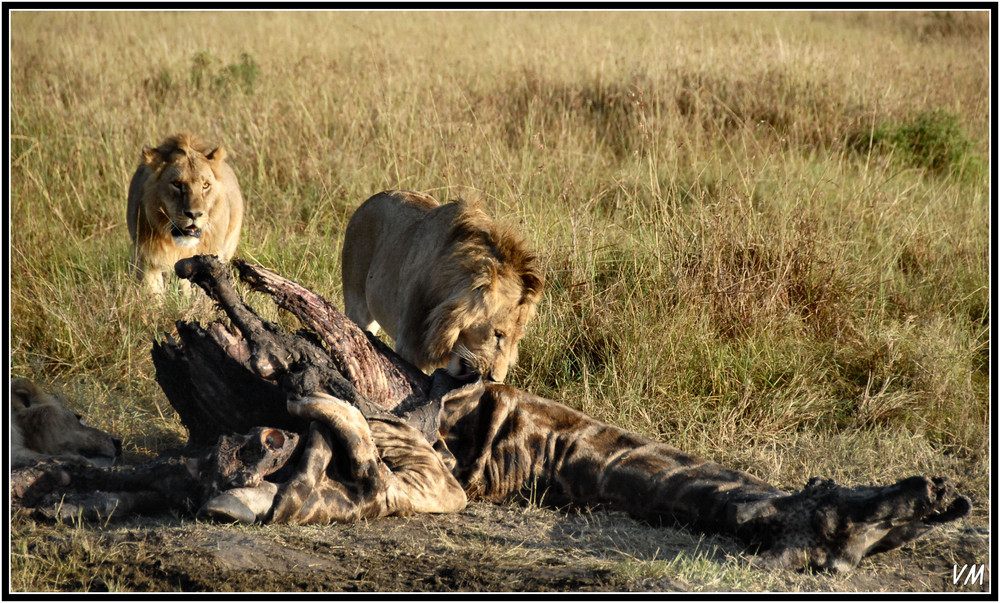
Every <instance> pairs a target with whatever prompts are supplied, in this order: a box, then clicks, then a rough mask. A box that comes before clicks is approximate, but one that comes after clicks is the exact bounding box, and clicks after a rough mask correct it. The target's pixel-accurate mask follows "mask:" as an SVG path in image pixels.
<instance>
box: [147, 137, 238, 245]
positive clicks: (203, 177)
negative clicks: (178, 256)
mask: <svg viewBox="0 0 1000 603" xmlns="http://www.w3.org/2000/svg"><path fill="white" fill-rule="evenodd" d="M142 157H143V161H144V162H145V164H146V166H147V167H148V168H149V169H150V171H151V172H152V175H153V177H152V178H151V179H150V180H149V181H148V182H147V184H146V186H147V191H148V192H152V193H153V194H148V193H147V198H148V199H150V200H153V202H151V203H147V204H146V206H145V207H144V208H143V209H144V211H145V213H146V219H147V220H148V221H149V224H150V225H151V226H152V227H153V228H154V229H155V230H156V231H158V232H160V233H162V234H163V235H169V236H170V237H171V238H172V239H173V241H174V243H176V244H177V245H180V246H181V247H194V246H195V245H197V244H198V241H199V239H201V237H202V234H203V233H204V231H205V228H206V227H208V226H209V225H210V222H209V221H208V217H209V215H210V213H211V211H212V209H213V207H214V206H215V204H216V203H220V202H221V201H220V199H221V194H220V188H221V187H219V185H218V180H219V179H220V176H219V172H220V171H221V170H220V168H221V166H222V162H223V161H224V160H225V158H226V150H225V149H224V148H223V147H221V146H219V147H214V148H212V147H209V146H206V145H205V144H204V143H202V142H200V141H198V140H197V139H195V138H193V137H192V136H190V135H188V134H178V135H176V136H173V137H171V138H168V139H167V140H165V141H164V142H163V144H161V145H160V146H158V147H156V148H150V147H143V149H142ZM150 189H152V190H150Z"/></svg>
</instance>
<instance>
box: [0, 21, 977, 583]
mask: <svg viewBox="0 0 1000 603" xmlns="http://www.w3.org/2000/svg"><path fill="white" fill-rule="evenodd" d="M6 8H7V7H5V9H6ZM995 16H996V15H995V13H992V14H991V13H990V12H989V11H980V12H895V11H893V12H860V13H844V12H739V13H734V12H730V11H719V12H475V11H474V12H459V11H455V12H434V11H427V12H421V11H417V12H276V13H264V12H83V11H80V12H62V11H47V12H34V11H27V10H25V11H21V10H13V11H10V12H7V14H6V16H5V18H8V19H9V48H10V52H9V65H8V68H9V71H8V112H9V131H8V141H7V142H8V145H9V146H8V149H9V155H8V173H9V180H8V185H7V188H8V194H9V201H10V203H9V243H8V255H7V258H8V266H9V289H8V301H9V306H8V308H9V310H8V313H9V315H8V318H9V351H10V355H9V362H8V367H9V371H10V375H11V377H16V376H26V377H30V378H31V379H33V380H35V381H36V382H38V383H40V384H42V385H44V386H45V387H47V388H50V389H52V390H55V391H58V392H61V393H63V394H65V396H66V397H67V398H68V399H69V400H70V404H71V406H72V407H73V408H74V410H76V411H77V412H79V413H81V414H82V415H84V416H85V417H86V420H87V422H88V423H89V424H90V425H93V426H96V427H99V428H101V429H104V430H106V431H109V432H112V433H114V434H116V435H118V436H120V437H122V438H123V440H124V442H125V445H124V446H125V452H124V460H125V462H129V463H139V462H145V461H147V460H150V459H152V458H153V457H155V456H156V455H157V454H158V453H160V452H162V451H165V450H169V449H176V448H178V447H180V446H181V445H183V443H184V442H185V441H186V432H185V429H184V427H183V426H182V425H181V424H180V422H179V420H178V419H177V416H176V414H175V413H174V411H173V409H172V408H171V406H170V405H169V403H168V402H167V400H166V398H165V396H164V394H163V392H162V391H161V390H160V388H159V386H158V385H157V383H156V381H155V375H154V368H153V364H152V361H151V358H150V349H151V344H152V342H153V340H154V339H157V338H162V337H163V334H164V333H170V332H171V331H172V330H173V329H174V322H175V321H177V320H179V319H184V320H201V321H202V322H207V321H209V320H211V319H214V318H215V317H216V316H217V314H216V311H215V310H214V309H213V308H212V306H211V304H209V303H207V301H205V300H204V299H200V298H199V297H198V296H202V294H201V293H200V292H197V295H196V296H194V297H193V298H192V299H187V298H185V297H184V296H183V295H182V294H181V293H180V291H179V288H178V285H177V282H176V278H175V279H174V282H173V283H172V284H171V285H170V286H169V287H168V293H167V295H166V296H165V297H164V298H163V299H162V300H159V301H156V300H152V299H150V298H149V297H147V296H146V295H145V294H144V293H143V292H142V290H141V289H140V287H139V286H138V285H137V283H136V282H135V281H134V280H132V278H131V277H130V275H129V272H128V261H129V257H130V249H131V248H130V241H129V236H128V231H127V229H126V224H125V206H126V195H127V189H128V183H129V179H130V178H131V176H132V173H133V172H134V170H135V168H136V166H137V165H138V162H139V155H140V149H141V148H142V146H143V145H151V146H152V145H155V144H157V143H158V142H159V141H160V140H162V139H163V138H164V137H166V136H167V135H169V134H172V133H175V132H178V131H182V130H186V131H191V132H193V133H196V134H197V135H199V136H201V137H202V138H205V139H207V140H210V141H214V142H218V143H221V144H223V145H224V146H225V148H226V150H227V151H228V156H229V157H228V162H229V163H230V165H232V167H233V168H234V170H235V172H236V174H237V177H238V179H239V182H240V185H241V188H242V191H243V195H244V198H245V200H246V214H245V219H244V227H243V236H242V240H241V243H240V246H239V249H238V251H237V256H239V257H243V258H246V259H248V260H250V261H253V262H256V263H259V264H261V265H263V266H265V267H268V268H270V269H272V270H274V271H276V272H278V273H280V274H282V275H284V276H287V277H289V278H292V279H294V280H296V281H298V282H300V283H302V284H304V285H306V286H308V287H309V288H311V289H313V290H314V291H317V292H319V293H321V294H322V295H324V296H325V297H326V298H327V299H329V300H331V301H333V302H334V303H335V304H337V305H338V306H341V305H342V299H343V298H342V294H341V282H340V253H341V244H342V239H343V235H344V229H345V226H346V224H347V221H348V219H349V218H350V216H351V213H352V212H353V210H354V209H355V208H356V207H357V206H358V205H359V204H360V203H361V202H362V201H364V200H365V199H367V198H368V197H369V196H371V195H373V194H374V193H377V192H379V191H382V190H386V189H410V190H419V191H425V192H429V193H430V194H432V195H434V196H436V197H437V198H438V199H440V200H442V201H443V200H449V199H454V198H457V197H465V198H469V199H475V200H478V201H479V202H480V203H481V204H482V205H483V206H484V208H485V209H486V210H487V211H488V212H489V213H490V214H491V215H493V216H494V217H495V218H497V219H498V220H500V221H502V222H506V223H508V224H513V225H516V226H517V228H518V229H519V230H520V231H521V232H522V233H523V234H524V236H525V237H526V238H527V240H528V241H529V243H530V245H531V246H532V247H533V248H534V249H535V250H536V251H537V253H538V255H539V257H540V263H541V265H542V266H543V270H544V276H545V279H546V286H545V292H544V295H543V298H542V301H541V303H540V305H539V308H538V316H537V318H536V319H535V320H534V321H533V322H532V323H531V324H530V326H529V329H528V334H527V336H526V337H525V338H524V340H523V341H522V343H521V347H520V362H519V364H518V365H517V366H516V367H515V369H514V370H513V371H512V372H511V374H510V375H509V377H508V379H507V381H508V383H510V384H512V385H514V386H516V387H518V388H520V389H522V390H525V391H529V392H532V393H535V394H539V395H542V396H546V397H549V398H552V399H555V400H558V401H561V402H564V403H566V404H568V405H570V406H573V407H575V408H578V409H580V410H582V411H584V412H586V413H588V414H590V415H592V416H594V417H597V418H599V419H601V420H604V421H607V422H610V423H614V424H617V425H620V426H622V427H625V428H628V429H630V430H634V431H637V432H641V433H643V434H646V435H649V436H652V437H655V438H658V439H661V440H664V441H666V442H669V443H671V444H673V445H675V446H677V447H679V448H681V449H683V450H686V451H688V452H692V453H696V454H698V455H702V456H705V457H708V458H711V459H713V460H715V461H718V462H720V463H722V464H725V465H728V466H730V467H733V468H735V469H740V470H744V471H748V472H750V473H752V474H754V475H756V476H757V477H760V478H762V479H764V480H766V481H769V482H771V483H774V484H775V485H778V486H779V487H782V488H785V489H793V490H794V489H799V488H801V487H802V486H803V485H804V484H805V482H806V481H807V480H808V479H809V478H810V477H812V476H821V477H826V478H833V479H836V480H837V481H838V483H843V484H867V483H873V482H874V483H880V484H882V483H891V482H894V481H896V480H898V479H902V478H904V477H907V476H910V475H916V474H925V475H945V476H949V477H951V478H953V479H954V480H955V481H956V483H957V484H958V486H959V488H960V489H961V490H962V491H963V492H964V493H965V494H966V495H968V496H969V497H970V498H971V499H972V501H973V505H974V510H973V513H972V514H971V516H969V517H967V518H965V519H963V520H960V521H958V522H955V523H954V524H949V525H946V526H944V527H943V528H941V529H939V530H937V531H935V532H932V533H931V534H929V535H928V536H926V537H924V538H923V539H921V540H918V541H917V542H916V543H914V544H911V545H908V546H906V547H904V548H903V549H901V550H899V551H894V552H891V553H887V554H884V555H880V556H876V557H872V558H869V559H866V560H864V561H863V562H862V563H861V565H860V566H859V567H858V568H857V569H855V570H853V571H851V572H847V573H846V574H838V575H829V574H814V573H811V572H805V573H803V572H772V571H766V570H761V569H758V568H756V567H754V566H752V565H751V564H750V558H751V556H750V555H748V554H747V553H746V551H745V550H744V549H743V548H742V547H741V546H739V545H738V544H735V543H734V542H733V541H730V540H728V539H726V538H722V537H713V536H704V535H700V534H692V533H688V532H684V531H683V530H676V529H673V528H668V527H653V526H646V525H644V524H640V523H638V522H633V521H631V520H630V519H627V518H625V517H624V516H621V517H619V516H616V515H614V514H604V513H599V512H596V511H595V512H593V513H587V512H584V513H576V514H574V513H570V514H566V513H558V512H555V511H550V510H548V509H542V508H538V507H533V506H531V505H530V504H528V505H527V506H523V507H521V506H511V507H506V506H500V507H498V508H497V509H489V508H486V506H485V505H473V506H471V507H470V510H467V511H466V512H464V513H463V514H459V515H458V516H457V517H456V518H446V517H416V518H409V519H388V520H385V522H384V523H382V524H380V522H372V523H370V524H364V525H361V526H329V527H322V528H319V527H308V528H290V527H287V526H251V527H243V528H239V527H229V526H216V525H213V524H206V523H203V522H198V521H195V520H194V519H192V518H191V517H189V516H180V515H178V516H170V517H159V518H146V519H143V518H114V517H112V518H111V519H110V520H109V521H108V522H106V523H102V524H93V523H90V524H88V523H81V522H71V523H66V522H63V523H52V522H46V521H42V520H36V519H33V518H31V517H30V516H28V515H26V514H25V513H23V512H12V517H11V524H10V531H11V534H10V550H9V555H10V574H9V575H10V583H9V588H10V589H11V590H12V591H80V590H123V591H133V590H268V591H298V590H355V589H359V590H660V589H673V590H685V591H698V590H715V591H759V590H776V591H785V590H787V591H885V590H888V591H957V592H967V591H973V590H974V591H981V590H990V589H992V582H991V581H992V575H991V573H990V572H991V570H992V566H991V565H990V563H991V559H990V557H989V550H990V547H989V540H990V539H991V537H992V534H991V532H990V508H991V504H992V488H993V484H992V483H991V481H990V469H991V449H992V446H991V444H992V442H991V432H990V420H991V404H990V402H991V396H990V377H991V371H992V368H991V367H992V365H991V357H990V346H991V341H990V313H991V311H990V307H991V288H990V286H991V283H990V263H991V255H990V234H991V217H992V212H991V204H990V194H991V188H990V176H991V172H990V166H991V159H990V158H991V154H990V152H991V148H990V133H991V128H992V126H991V118H992V117H993V116H992V114H991V108H992V106H993V105H992V102H991V89H990V79H991V69H992V65H991V63H990V55H991V49H995V38H993V39H991V34H992V35H995V33H996V29H995V20H993V21H992V22H991V19H995ZM246 293H247V295H248V299H249V300H250V302H251V304H254V305H255V308H256V309H257V310H258V311H259V312H260V313H261V314H262V315H263V316H264V317H265V318H267V319H269V320H273V321H277V322H279V323H281V324H283V325H285V326H287V327H289V328H296V325H295V324H294V319H293V318H289V317H288V316H287V315H284V314H280V315H279V313H278V311H277V310H276V309H275V307H274V305H273V304H271V303H270V302H269V301H268V300H266V299H265V298H264V297H263V296H259V295H258V294H255V293H249V292H246ZM202 297H203V296H202ZM448 522H459V523H448ZM491 522H492V523H491ZM504 522H507V524H509V525H510V526H514V525H515V524H516V525H518V526H521V525H522V522H524V523H523V529H522V530H521V531H518V530H516V529H514V528H513V527H511V528H510V529H496V528H497V526H503V525H507V524H505V523H504ZM532 522H535V523H532ZM574 522H576V523H574ZM490 526H493V527H490ZM532 526H534V528H532ZM382 530H384V532H383V531H382ZM400 530H403V532H402V534H403V535H400V534H401V532H400ZM543 532H545V533H548V534H549V538H550V539H549V540H545V539H544V538H542V537H541V536H540V535H539V534H540V533H543ZM557 534H558V535H561V536H560V538H559V539H557V538H556V535H557ZM609 534H612V535H617V536H609ZM178 535H181V536H183V537H179V536H178ZM198 538H204V539H208V540H213V539H214V541H215V542H216V543H218V542H230V543H231V542H233V541H234V539H237V540H239V539H244V540H248V541H250V540H252V541H253V542H256V543H257V545H255V546H258V547H260V546H264V547H271V548H273V549H274V551H275V553H274V554H273V555H270V556H264V555H258V557H259V558H257V560H256V562H255V564H254V566H253V567H250V568H242V569H239V568H237V569H233V568H234V566H233V563H235V562H233V561H232V560H230V561H229V562H227V561H226V559H223V558H222V557H220V556H218V555H216V556H212V555H213V554H214V553H211V554H210V553H209V552H207V551H209V550H210V549H211V547H209V546H207V545H206V548H204V549H201V548H197V547H196V546H195V544H193V543H195V542H196V541H198ZM310 538H311V539H312V540H309V542H310V543H311V545H310V546H311V547H312V548H311V549H310V551H311V552H310V553H309V554H311V555H314V556H318V557H322V558H323V559H325V560H326V561H327V562H329V563H328V566H325V567H327V569H326V570H324V572H312V573H302V572H298V571H297V570H295V569H294V568H290V567H289V568H286V571H283V570H281V568H280V567H275V565H274V564H275V561H274V559H276V558H283V559H287V558H289V555H292V552H291V551H293V550H296V549H295V547H296V546H297V545H296V543H300V544H301V543H302V542H305V541H306V540H307V539H310ZM324 543H325V544H324ZM331 543H334V544H331ZM352 543H353V544H352ZM321 545H322V546H321ZM323 546H326V547H327V548H323ZM185 547H186V548H185ZM546 547H548V548H546ZM218 548H219V547H216V549H218ZM223 548H224V547H223ZM301 548H302V547H300V548H299V550H298V551H297V552H296V553H295V554H297V555H303V554H305V553H303V552H302V551H301ZM216 549H211V550H216ZM248 550H250V549H248ZM262 550H263V549H262ZM267 550H270V549H267ZM337 555H340V556H337ZM185 559H189V560H195V561H196V562H195V561H191V562H190V563H188V562H186V561H185ZM476 559H481V560H482V565H476V563H478V562H477V561H475V560H476ZM427 560H430V562H429V563H427V565H426V568H425V570H422V571H424V572H425V574H426V576H425V575H424V574H420V575H417V574H416V573H414V572H416V570H415V569H414V568H417V567H423V566H421V563H423V562H425V561H427ZM245 561H246V560H245V559H244V562H245ZM379 562H381V563H382V565H384V566H387V567H389V568H390V569H392V570H393V571H394V572H395V574H392V573H391V572H389V571H386V572H385V573H383V574H380V573H379V572H378V567H379V566H378V563H379ZM227 563H228V565H227ZM284 563H286V565H287V561H286V562H284ZM964 564H980V565H982V564H986V565H987V568H986V573H985V579H984V583H983V584H978V583H972V584H963V583H962V582H961V581H958V582H957V583H956V582H955V581H954V580H953V566H955V567H957V568H958V569H961V568H962V566H963V565H964ZM338 567H339V568H341V570H343V571H340V570H337V569H336V568H338ZM206 568H207V569H206ZM358 568H360V569H358ZM441 568H450V572H445V571H443V570H442V569H441ZM490 568H500V569H503V568H506V569H507V570H509V571H507V572H506V573H500V574H498V576H497V577H496V579H495V580H492V579H491V578H490V576H491V575H492V574H490V573H489V571H490ZM338 571H340V573H339V574H338ZM497 571H499V570H497ZM407 572H410V573H407ZM435 572H436V573H435ZM463 572H464V573H463ZM411 574H412V576H411ZM392 576H395V577H394V578H393V577H392ZM421 576H423V577H421ZM427 576H430V578H427ZM512 576H520V578H517V579H515V578H512ZM546 576H553V578H552V579H551V580H549V581H546ZM286 578H287V579H286ZM435 580H436V581H435ZM518 580H520V582H519V581H518ZM574 580H575V581H574Z"/></svg>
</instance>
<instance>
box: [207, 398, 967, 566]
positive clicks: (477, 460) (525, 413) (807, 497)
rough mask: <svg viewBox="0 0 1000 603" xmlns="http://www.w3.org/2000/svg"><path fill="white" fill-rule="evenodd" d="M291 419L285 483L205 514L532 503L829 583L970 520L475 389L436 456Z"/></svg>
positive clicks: (347, 420) (941, 500)
mask: <svg viewBox="0 0 1000 603" xmlns="http://www.w3.org/2000/svg"><path fill="white" fill-rule="evenodd" d="M288 410H289V412H291V413H292V414H295V415H298V416H301V417H306V418H309V419H312V420H313V423H312V426H311V429H310V433H309V436H308V441H307V444H306V447H305V452H304V454H303V456H302V458H301V460H300V461H299V462H298V464H297V465H296V468H295V472H294V475H293V476H292V477H291V478H290V479H289V480H288V481H286V482H284V483H282V484H272V483H269V482H265V483H264V484H263V485H261V486H258V487H257V488H244V489H235V490H230V491H228V492H226V493H223V494H222V495H220V496H217V497H215V498H214V499H212V500H211V501H209V502H208V503H207V504H206V505H205V507H204V508H203V509H202V514H203V515H207V516H210V517H215V518H218V519H225V520H237V521H255V520H256V521H264V522H279V523H284V522H292V523H300V524H306V523H327V522H331V521H336V522H348V521H356V520H359V519H372V518H377V517H383V516H387V515H405V514H411V513H421V512H426V513H446V512H454V511H458V510H461V509H462V508H463V507H464V506H465V504H466V500H467V498H468V499H483V500H490V501H495V502H502V501H507V500H511V499H516V498H532V499H534V500H537V501H540V502H541V503H543V504H548V505H555V506H560V507H561V506H575V507H603V508H608V509H616V510H621V511H625V512H627V513H629V514H631V515H633V516H635V517H637V518H640V519H643V520H646V521H649V522H653V523H667V524H673V525H680V526H685V527H690V528H694V529H698V530H703V531H708V532H720V533H727V534H731V535H734V536H736V537H739V538H741V539H743V540H745V541H746V542H748V543H750V544H751V545H755V546H758V547H759V549H760V553H761V554H760V555H759V556H758V561H759V562H760V563H762V564H764V565H767V566H772V567H783V568H799V567H806V566H811V567H814V568H819V569H827V570H835V571H836V570H845V569H848V568H851V567H854V566H855V565H857V563H858V562H859V561H860V560H861V559H862V558H863V557H864V556H866V555H869V554H874V553H877V552H882V551H885V550H889V549H892V548H896V547H898V546H900V545H902V544H904V543H905V542H908V541H910V540H912V539H914V538H916V537H918V536H920V535H921V534H923V533H924V532H926V531H927V530H928V529H930V528H931V527H932V526H933V525H934V524H936V523H941V522H945V521H950V520H952V519H955V518H957V517H961V516H962V515H965V514H967V513H968V512H969V508H970V505H969V501H968V499H965V498H962V497H956V495H955V493H954V487H953V486H952V484H951V483H950V482H949V481H948V480H944V479H940V478H935V479H929V478H925V477H914V478H909V479H907V480H902V481H900V482H898V483H896V484H893V485H890V486H884V487H877V486H866V487H860V488H843V487H839V486H836V485H835V484H833V483H832V482H829V481H819V480H814V481H813V482H810V484H808V485H807V487H806V488H804V489H803V490H801V491H799V492H796V493H788V492H785V491H782V490H779V489H777V488H775V487H773V486H771V485H769V484H767V483H765V482H763V481H761V480H759V479H757V478H755V477H753V476H751V475H749V474H747V473H743V472H739V471H734V470H731V469H727V468H725V467H722V466H721V465H718V464H717V463H714V462H711V461H708V460H706V459H703V458H700V457H697V456H695V455H691V454H687V453H685V452H682V451H680V450H678V449H676V448H674V447H672V446H669V445H667V444H664V443H661V442H657V441H654V440H651V439H649V438H646V437H644V436H641V435H638V434H635V433H631V432H628V431H626V430H623V429H621V428H618V427H615V426H612V425H608V424H606V423H603V422H600V421H597V420H596V419H594V418H592V417H589V416H587V415H585V414H583V413H581V412H579V411H577V410H574V409H572V408H570V407H568V406H565V405H563V404H559V403H557V402H554V401H551V400H546V399H544V398H540V397H538V396H533V395H531V394H527V393H524V392H521V391H518V390H516V389H514V388H512V387H509V386H505V385H500V384H494V383H490V384H484V383H482V382H481V381H477V382H475V383H472V384H468V385H465V386H463V387H459V388H456V389H454V390H452V391H450V392H449V393H448V394H446V395H445V396H444V397H443V398H442V415H441V423H440V425H441V426H440V430H439V435H440V438H439V440H438V442H437V443H436V444H435V445H434V446H433V447H432V446H431V445H430V444H428V443H427V441H426V440H425V439H424V438H423V436H421V434H420V433H419V432H417V431H416V430H415V429H413V428H411V427H409V426H408V425H406V424H405V423H403V422H401V421H396V420H391V419H385V420H382V419H369V420H365V418H364V417H363V416H362V415H361V413H360V412H358V410H357V409H356V408H354V407H353V406H351V405H349V404H347V403H346V402H343V401H341V400H338V399H336V398H334V397H332V396H329V395H327V394H322V393H317V394H313V395H311V396H308V397H306V398H303V399H301V400H295V401H290V402H289V403H288Z"/></svg>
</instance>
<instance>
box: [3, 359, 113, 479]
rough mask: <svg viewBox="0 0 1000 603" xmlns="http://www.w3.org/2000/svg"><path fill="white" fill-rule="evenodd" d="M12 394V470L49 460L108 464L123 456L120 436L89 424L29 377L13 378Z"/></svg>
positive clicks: (94, 464) (98, 464) (97, 465)
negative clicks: (117, 436) (112, 434)
mask: <svg viewBox="0 0 1000 603" xmlns="http://www.w3.org/2000/svg"><path fill="white" fill-rule="evenodd" d="M10 393H11V397H10V410H11V418H10V456H11V460H10V465H11V468H12V469H17V468H18V467H25V466H28V465H32V464H34V463H37V462H39V461H46V460H60V461H63V462H70V463H81V464H86V465H93V466H95V467H109V466H111V465H113V464H114V463H115V462H116V461H117V460H118V458H119V457H120V456H121V453H122V441H121V440H120V439H118V438H116V437H113V436H111V435H108V434H107V433H104V432H103V431H101V430H99V429H95V428H93V427H88V426H87V425H85V424H84V423H83V421H82V420H81V419H80V415H78V414H76V413H75V412H73V411H71V410H69V409H68V408H66V406H65V405H64V404H63V402H62V400H61V399H60V398H59V397H57V396H56V395H54V394H50V393H46V392H43V391H42V390H41V389H39V388H38V386H37V385H35V384H34V383H32V382H31V381H30V380H29V379H24V378H20V379H14V380H13V381H11V382H10Z"/></svg>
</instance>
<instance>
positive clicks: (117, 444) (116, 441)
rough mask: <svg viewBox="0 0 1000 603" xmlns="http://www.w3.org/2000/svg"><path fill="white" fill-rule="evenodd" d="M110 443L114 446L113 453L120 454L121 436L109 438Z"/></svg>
mask: <svg viewBox="0 0 1000 603" xmlns="http://www.w3.org/2000/svg"><path fill="white" fill-rule="evenodd" d="M111 443H112V444H114V446H115V455H116V456H121V455H122V440H121V438H111Z"/></svg>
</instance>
